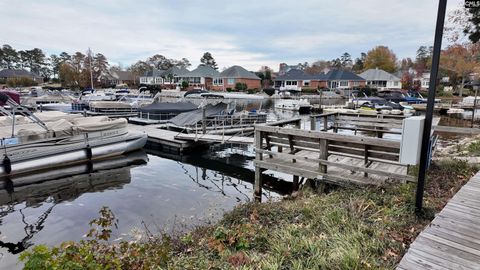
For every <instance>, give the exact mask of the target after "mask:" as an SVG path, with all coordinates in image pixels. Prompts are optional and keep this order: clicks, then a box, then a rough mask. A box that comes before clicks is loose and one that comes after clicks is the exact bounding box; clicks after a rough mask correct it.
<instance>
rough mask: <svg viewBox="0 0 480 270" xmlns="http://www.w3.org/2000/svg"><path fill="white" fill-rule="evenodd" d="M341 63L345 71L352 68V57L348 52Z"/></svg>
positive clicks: (341, 58)
mask: <svg viewBox="0 0 480 270" xmlns="http://www.w3.org/2000/svg"><path fill="white" fill-rule="evenodd" d="M340 61H341V63H342V68H343V69H349V68H351V67H352V56H351V55H350V54H349V53H348V52H345V53H343V54H342V56H341V57H340Z"/></svg>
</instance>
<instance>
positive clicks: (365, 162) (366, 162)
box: [363, 144, 368, 177]
mask: <svg viewBox="0 0 480 270" xmlns="http://www.w3.org/2000/svg"><path fill="white" fill-rule="evenodd" d="M364 164H365V168H366V167H367V165H368V145H366V144H365V150H364ZM363 176H365V177H368V173H364V174H363Z"/></svg>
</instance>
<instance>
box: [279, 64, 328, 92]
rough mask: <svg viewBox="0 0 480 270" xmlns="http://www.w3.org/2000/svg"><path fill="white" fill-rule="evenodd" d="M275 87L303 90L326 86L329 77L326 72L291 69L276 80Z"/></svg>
mask: <svg viewBox="0 0 480 270" xmlns="http://www.w3.org/2000/svg"><path fill="white" fill-rule="evenodd" d="M273 81H274V88H275V89H277V90H280V91H282V90H293V91H302V88H303V89H305V88H314V89H317V88H325V87H327V79H326V76H325V74H324V73H319V74H308V73H306V72H305V71H303V70H299V69H290V70H289V71H287V72H285V73H284V74H283V75H279V76H277V77H276V78H275V79H274V80H273Z"/></svg>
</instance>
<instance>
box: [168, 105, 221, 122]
mask: <svg viewBox="0 0 480 270" xmlns="http://www.w3.org/2000/svg"><path fill="white" fill-rule="evenodd" d="M227 107H228V105H227V104H226V103H223V102H220V103H218V104H217V105H211V104H208V105H207V106H205V116H206V117H211V116H213V115H220V114H225V111H226V110H227ZM202 110H203V109H202V108H200V109H196V110H194V111H190V112H184V113H181V114H179V115H177V116H175V117H173V118H172V119H170V120H169V122H170V123H172V124H174V125H177V126H179V127H184V126H191V125H195V124H196V123H198V122H200V121H202V117H203V112H202Z"/></svg>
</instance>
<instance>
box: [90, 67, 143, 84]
mask: <svg viewBox="0 0 480 270" xmlns="http://www.w3.org/2000/svg"><path fill="white" fill-rule="evenodd" d="M99 79H100V81H101V83H102V84H103V85H106V86H114V85H119V84H126V85H128V86H132V85H135V84H136V83H135V75H134V74H133V73H132V72H129V71H121V70H110V71H108V73H106V74H103V75H102V76H100V78H99Z"/></svg>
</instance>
